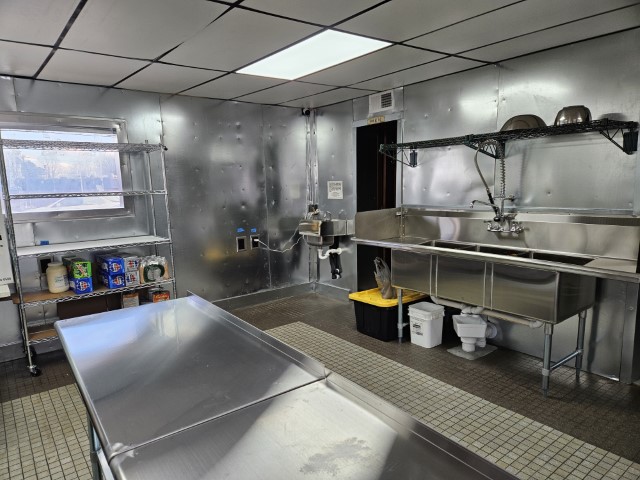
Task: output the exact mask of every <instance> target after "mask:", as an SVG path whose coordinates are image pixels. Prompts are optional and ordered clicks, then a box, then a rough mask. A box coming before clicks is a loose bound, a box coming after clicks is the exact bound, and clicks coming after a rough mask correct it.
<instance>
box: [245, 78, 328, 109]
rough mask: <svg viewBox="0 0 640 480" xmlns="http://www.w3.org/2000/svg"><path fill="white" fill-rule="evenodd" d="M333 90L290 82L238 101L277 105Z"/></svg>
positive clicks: (326, 87) (324, 86)
mask: <svg viewBox="0 0 640 480" xmlns="http://www.w3.org/2000/svg"><path fill="white" fill-rule="evenodd" d="M331 89H333V87H328V86H326V85H315V84H313V83H303V82H288V83H285V84H283V85H278V86H277V87H272V88H268V89H267V90H263V91H261V92H257V93H252V94H251V95H246V96H244V97H240V98H239V99H238V100H242V101H244V102H255V103H263V104H272V105H276V104H278V103H283V102H287V101H289V100H293V99H295V98H300V97H307V96H309V95H314V94H316V93H320V92H325V91H327V90H331Z"/></svg>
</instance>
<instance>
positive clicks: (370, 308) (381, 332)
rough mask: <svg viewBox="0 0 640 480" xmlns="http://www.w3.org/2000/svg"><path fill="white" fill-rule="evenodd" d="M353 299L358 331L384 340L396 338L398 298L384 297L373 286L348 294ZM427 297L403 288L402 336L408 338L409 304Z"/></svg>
mask: <svg viewBox="0 0 640 480" xmlns="http://www.w3.org/2000/svg"><path fill="white" fill-rule="evenodd" d="M349 298H350V299H351V300H353V306H354V310H355V313H356V328H357V330H358V332H360V333H364V334H365V335H369V336H370V337H373V338H377V339H378V340H382V341H384V342H388V341H389V340H396V339H397V338H398V300H397V299H390V300H387V299H384V298H382V296H381V295H380V290H379V289H377V288H373V289H371V290H365V291H362V292H356V293H352V294H350V295H349ZM425 298H427V295H426V294H423V293H418V292H413V291H408V290H404V291H403V296H402V316H403V319H404V320H405V323H407V325H405V327H404V329H403V337H404V338H409V325H408V323H409V305H411V304H412V303H416V302H419V301H421V300H423V299H425Z"/></svg>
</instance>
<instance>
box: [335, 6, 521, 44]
mask: <svg viewBox="0 0 640 480" xmlns="http://www.w3.org/2000/svg"><path fill="white" fill-rule="evenodd" d="M513 2H514V0H482V1H478V0H456V1H455V2H452V1H451V0H430V1H429V2H425V0H393V1H391V2H388V3H385V4H384V5H381V6H379V7H378V8H374V9H373V10H371V11H369V12H367V13H364V14H362V15H360V16H358V17H356V18H354V19H352V20H349V21H348V22H346V23H342V24H340V25H338V27H337V28H339V29H342V30H346V31H348V32H354V33H360V34H362V35H368V36H371V37H375V38H383V39H385V40H392V41H396V42H400V41H403V40H408V39H410V38H412V37H417V36H418V35H422V34H425V33H429V32H432V31H434V30H436V29H438V28H443V27H446V26H448V25H451V24H452V23H455V22H459V21H461V20H465V19H467V18H471V17H474V16H476V15H480V14H482V13H485V12H488V11H490V10H493V9H495V8H499V7H503V6H505V5H508V4H510V3H513Z"/></svg>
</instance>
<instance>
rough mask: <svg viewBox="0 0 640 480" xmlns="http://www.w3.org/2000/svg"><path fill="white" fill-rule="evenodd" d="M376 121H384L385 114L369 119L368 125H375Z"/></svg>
mask: <svg viewBox="0 0 640 480" xmlns="http://www.w3.org/2000/svg"><path fill="white" fill-rule="evenodd" d="M376 123H384V115H380V116H377V117H371V118H369V119H367V125H375V124H376Z"/></svg>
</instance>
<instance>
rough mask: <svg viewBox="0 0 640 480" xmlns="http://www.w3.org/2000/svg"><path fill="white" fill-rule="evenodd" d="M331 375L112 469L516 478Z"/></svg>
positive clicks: (241, 477)
mask: <svg viewBox="0 0 640 480" xmlns="http://www.w3.org/2000/svg"><path fill="white" fill-rule="evenodd" d="M333 376H334V374H331V375H330V376H329V378H328V380H327V381H322V382H317V383H314V384H312V385H307V386H305V387H301V388H298V389H296V390H293V391H291V392H287V393H285V394H283V395H280V396H278V397H274V398H271V399H269V400H265V401H264V402H262V403H259V404H255V405H252V406H250V407H248V408H245V409H243V410H240V411H237V412H234V413H232V414H230V415H226V416H224V417H221V418H218V419H216V420H212V421H210V422H207V423H204V424H202V425H198V426H197V427H194V428H191V429H189V430H185V431H183V432H180V433H179V434H177V435H173V436H171V437H169V438H166V439H163V440H162V441H160V442H154V443H151V444H149V445H145V446H143V447H140V448H136V449H135V450H134V451H133V452H131V455H118V456H116V458H115V459H114V460H113V462H112V470H113V472H114V474H115V476H116V477H117V478H121V479H127V480H143V479H149V478H153V479H157V480H164V479H176V478H180V479H181V480H202V479H212V480H213V479H219V478H225V479H236V480H245V479H287V480H296V479H300V480H302V479H304V480H321V479H322V480H324V479H327V478H345V479H346V478H349V479H358V480H367V479H370V480H375V479H388V480H397V479H425V478H429V479H433V480H439V479H442V480H444V479H453V478H455V479H487V478H494V479H508V478H515V477H511V475H509V474H508V473H507V472H505V471H503V470H501V469H499V468H498V467H496V466H495V465H492V464H489V462H486V461H484V460H483V459H481V458H480V457H477V456H476V455H475V454H472V453H471V452H469V451H468V450H464V449H463V448H462V447H460V446H458V445H455V444H454V443H453V442H451V441H449V440H447V439H445V438H444V437H442V436H440V435H439V434H435V432H430V431H428V430H429V429H427V428H426V427H424V426H423V425H421V424H419V423H418V422H416V421H415V420H412V419H411V418H410V417H408V416H407V415H406V414H404V413H402V412H400V411H399V410H397V409H395V408H393V409H387V410H386V412H384V413H383V412H382V411H380V410H378V409H377V408H376V406H375V402H376V400H375V398H374V397H373V396H372V395H371V394H369V393H368V392H365V391H363V390H362V389H360V388H359V387H356V386H355V385H353V384H350V385H349V384H348V383H347V382H346V381H344V379H340V378H339V377H338V380H337V383H334V382H332V381H331V380H332V377H333ZM336 377H337V376H336ZM340 384H342V386H340ZM353 393H355V395H354V394H353ZM378 402H380V400H379V399H378ZM385 413H386V415H385ZM479 470H480V471H479ZM481 471H482V472H483V473H481Z"/></svg>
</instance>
